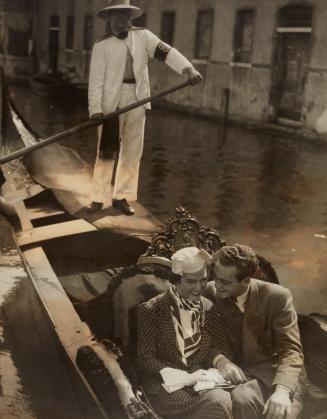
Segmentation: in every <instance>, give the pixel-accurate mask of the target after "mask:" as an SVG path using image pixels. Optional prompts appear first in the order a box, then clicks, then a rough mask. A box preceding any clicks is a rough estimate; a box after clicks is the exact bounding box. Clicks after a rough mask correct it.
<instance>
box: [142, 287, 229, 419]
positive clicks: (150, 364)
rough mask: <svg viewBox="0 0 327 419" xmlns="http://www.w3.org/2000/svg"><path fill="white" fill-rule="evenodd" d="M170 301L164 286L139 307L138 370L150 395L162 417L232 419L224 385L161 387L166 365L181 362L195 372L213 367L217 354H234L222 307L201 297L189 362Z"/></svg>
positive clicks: (171, 301)
mask: <svg viewBox="0 0 327 419" xmlns="http://www.w3.org/2000/svg"><path fill="white" fill-rule="evenodd" d="M172 304H173V298H172V295H171V293H170V292H169V291H166V292H165V293H164V294H161V295H159V296H157V297H155V298H152V299H151V300H149V301H148V302H146V303H143V304H141V305H140V306H139V307H138V313H137V331H138V339H137V358H138V367H139V376H140V377H141V379H142V382H143V385H144V389H145V391H146V393H147V396H148V398H149V399H150V401H151V403H152V405H153V407H154V409H155V410H156V411H157V413H158V414H159V415H161V416H162V417H169V418H178V419H179V418H185V419H186V418H187V419H200V418H201V419H206V418H215V419H232V403H231V397H230V393H229V392H228V391H226V390H223V389H217V388H215V389H211V390H207V391H203V392H200V393H197V392H194V390H193V389H192V387H184V388H182V389H181V390H178V391H175V392H173V393H168V392H167V391H166V390H165V389H164V388H163V387H162V379H161V375H160V370H161V369H162V368H165V367H171V368H177V369H180V370H184V371H187V372H190V373H191V372H194V371H197V370H199V369H207V368H210V367H212V361H213V359H214V358H215V357H216V356H217V355H218V354H223V355H226V356H229V355H230V352H229V349H228V347H227V345H226V343H225V338H224V331H223V327H222V323H221V318H220V315H219V312H218V311H217V310H216V308H215V307H214V306H213V305H212V303H211V302H210V301H209V300H207V299H206V298H204V297H201V305H202V308H203V313H202V315H203V322H201V323H202V324H201V326H200V330H201V341H200V345H199V348H198V349H197V350H196V351H195V352H193V353H192V354H191V355H190V356H188V357H187V363H186V364H185V359H184V361H183V356H182V353H181V351H180V348H179V345H178V343H177V337H176V329H175V327H174V321H173V316H172V308H171V307H172Z"/></svg>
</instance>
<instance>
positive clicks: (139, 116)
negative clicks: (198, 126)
mask: <svg viewBox="0 0 327 419" xmlns="http://www.w3.org/2000/svg"><path fill="white" fill-rule="evenodd" d="M142 13H143V11H142V10H141V9H140V8H138V7H135V6H131V5H130V4H129V1H123V0H118V1H117V0H112V1H109V5H108V6H107V7H105V8H104V9H101V10H100V11H99V13H98V16H99V17H101V18H103V19H105V20H107V21H108V23H109V25H108V27H109V32H108V33H107V34H106V35H105V36H104V37H103V38H102V39H101V40H100V41H98V42H96V44H95V45H94V47H93V51H92V57H91V67H90V78H89V113H90V117H91V118H99V117H102V116H103V115H105V114H108V113H110V112H113V111H115V110H116V109H117V108H122V107H125V106H127V105H130V104H131V103H134V102H136V101H137V100H140V99H144V98H145V97H148V96H150V87H149V76H148V67H147V61H148V57H154V58H156V59H158V60H160V61H163V62H164V63H165V64H167V65H168V66H169V67H170V68H172V69H173V70H174V71H176V72H177V73H178V74H181V75H183V76H185V77H186V78H187V79H188V80H190V82H191V84H194V85H195V84H198V83H200V82H201V80H202V77H201V75H200V73H199V72H198V71H196V69H195V68H194V67H193V65H192V64H191V63H190V62H189V61H188V60H187V59H186V58H185V57H184V56H183V55H182V54H180V53H179V52H178V51H177V50H176V49H175V48H172V47H171V46H169V45H167V44H165V43H163V42H162V41H161V40H160V39H159V38H158V37H157V36H156V35H154V34H153V33H152V32H150V31H149V30H147V29H143V28H135V27H132V25H131V21H132V19H135V18H136V17H138V16H141V14H142ZM146 109H150V105H149V104H146V105H144V106H141V107H139V108H136V109H134V110H132V111H129V112H128V113H126V114H123V115H120V116H119V121H118V118H117V119H116V120H114V119H113V120H109V121H106V122H105V123H104V124H103V125H102V126H101V128H100V129H99V143H98V150H97V158H96V163H95V167H94V174H93V191H92V204H91V206H90V207H89V209H90V210H91V211H98V210H101V208H102V206H103V203H104V202H105V201H106V200H108V199H112V205H113V207H115V208H118V209H119V210H120V211H121V212H122V213H123V214H126V215H133V214H134V209H133V208H132V207H131V206H130V205H129V201H136V200H137V186H138V177H139V165H140V160H141V157H142V150H143V139H144V125H145V111H146Z"/></svg>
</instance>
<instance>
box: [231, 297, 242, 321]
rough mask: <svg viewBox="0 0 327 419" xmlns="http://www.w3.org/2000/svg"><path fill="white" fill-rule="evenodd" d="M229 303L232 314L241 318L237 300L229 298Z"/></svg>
mask: <svg viewBox="0 0 327 419" xmlns="http://www.w3.org/2000/svg"><path fill="white" fill-rule="evenodd" d="M229 303H230V307H231V309H232V312H233V313H235V314H238V315H241V316H243V313H242V311H241V309H240V308H239V306H238V304H237V298H236V297H230V298H229Z"/></svg>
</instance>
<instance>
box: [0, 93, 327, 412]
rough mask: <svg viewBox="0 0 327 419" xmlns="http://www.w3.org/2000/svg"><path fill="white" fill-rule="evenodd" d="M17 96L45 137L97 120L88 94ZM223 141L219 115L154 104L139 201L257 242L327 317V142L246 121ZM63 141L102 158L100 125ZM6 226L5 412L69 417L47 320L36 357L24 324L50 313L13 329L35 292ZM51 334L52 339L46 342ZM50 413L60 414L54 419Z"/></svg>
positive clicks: (1, 405) (300, 298) (1, 402)
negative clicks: (41, 356)
mask: <svg viewBox="0 0 327 419" xmlns="http://www.w3.org/2000/svg"><path fill="white" fill-rule="evenodd" d="M11 92H12V96H13V99H14V100H15V102H16V104H17V106H18V108H19V110H20V111H21V113H22V114H23V115H24V116H25V118H26V119H27V120H28V121H29V123H30V124H31V125H32V126H33V127H34V129H35V130H36V131H38V132H39V133H40V135H41V136H42V137H46V136H49V135H52V134H55V133H57V132H60V131H62V130H64V129H66V128H69V127H71V126H74V125H77V124H79V123H80V122H82V121H84V120H85V119H86V118H87V112H86V111H87V104H86V100H85V98H82V97H81V98H65V99H64V100H56V101H52V102H49V100H48V99H47V98H42V97H39V96H36V95H34V94H33V93H31V92H30V90H29V89H28V88H27V87H26V86H11ZM223 137H224V136H223V133H222V127H221V126H220V125H219V124H218V123H216V122H213V121H211V120H208V119H205V118H197V117H194V116H190V115H187V114H182V113H176V112H171V111H166V110H159V109H154V110H152V111H151V112H150V113H149V114H148V118H147V125H146V138H145V145H144V154H143V159H142V163H141V172H140V186H139V201H140V202H141V203H142V204H143V205H145V206H146V207H147V208H148V209H149V210H150V211H151V212H152V213H153V214H154V215H155V216H157V217H158V218H159V219H160V220H161V221H165V220H166V219H167V218H168V217H169V216H170V215H171V214H172V213H173V211H174V209H175V207H177V206H179V205H184V206H186V207H187V208H188V210H189V211H190V212H191V213H192V214H194V215H195V216H196V217H197V218H198V219H199V220H200V222H201V223H202V224H203V225H208V226H211V227H214V228H216V229H217V230H218V231H219V232H220V234H221V236H222V237H223V238H224V239H225V240H226V241H227V242H228V243H243V244H248V245H250V246H252V247H253V248H254V249H255V250H256V252H257V253H259V254H261V255H263V256H265V257H266V258H268V259H269V260H270V261H271V262H272V264H273V266H274V267H275V269H276V271H277V274H278V276H279V278H280V281H281V283H282V284H283V285H285V286H287V287H289V288H290V289H291V291H292V292H293V295H294V301H295V305H296V308H297V310H298V311H299V312H301V313H306V314H308V313H312V312H320V313H324V314H327V281H326V272H327V259H326V253H327V182H325V177H326V161H327V147H324V146H321V145H317V144H312V143H309V142H306V141H303V140H301V139H297V138H283V137H279V136H278V135H276V134H267V133H262V132H260V131H254V130H253V131H250V130H246V129H244V128H239V127H229V129H228V131H227V135H226V136H225V138H223ZM63 144H65V145H69V146H71V147H73V148H74V149H76V150H77V151H78V152H79V153H80V155H81V157H82V158H83V159H85V160H86V161H87V162H88V163H89V164H90V165H92V164H93V163H94V158H95V151H96V135H95V130H88V131H85V132H84V133H82V134H80V135H78V136H74V137H72V138H70V139H66V140H64V141H63ZM49 165H51V161H49ZM0 232H1V235H0V247H1V256H0V269H1V272H0V273H1V282H0V294H1V301H0V306H1V323H0V332H1V333H0V338H1V339H2V340H1V347H0V351H1V353H0V355H1V358H2V360H5V361H4V362H2V364H1V367H0V375H2V377H3V378H4V377H9V378H5V379H3V380H2V386H0V411H2V412H5V414H6V416H3V415H0V416H1V417H8V418H11V417H17V418H18V417H19V418H20V417H24V418H25V417H26V418H29V417H33V418H34V417H38V418H42V419H43V418H46V419H48V418H50V419H51V418H52V417H53V418H60V417H61V416H60V411H61V412H62V411H64V410H60V408H61V407H63V406H64V399H65V397H64V394H63V393H64V389H65V387H64V386H62V384H61V383H60V374H59V372H58V371H57V370H56V368H55V370H54V368H53V367H51V366H49V365H50V364H51V363H53V365H58V360H57V359H55V356H56V355H55V349H54V347H53V345H52V344H49V342H50V340H51V337H49V336H48V335H47V333H48V331H47V326H46V325H42V326H39V327H40V328H41V329H40V330H42V333H40V335H38V339H36V341H35V345H33V347H31V348H27V349H28V350H26V353H25V348H24V344H23V340H22V338H21V333H23V329H24V328H25V330H26V332H27V333H28V331H29V330H31V328H32V327H33V324H40V319H38V318H33V313H29V316H28V318H26V323H25V324H23V325H22V327H21V329H20V330H19V331H15V332H13V324H17V323H18V322H17V318H15V316H16V317H17V316H19V314H22V313H25V312H26V310H25V311H24V310H23V307H24V304H26V301H27V297H29V298H30V295H29V292H30V291H29V290H28V289H26V288H25V287H26V281H24V279H25V278H26V274H25V272H24V270H23V268H22V265H21V262H20V259H19V256H18V254H17V252H16V251H15V248H14V243H13V241H12V239H11V232H10V229H9V227H8V224H7V223H6V221H5V220H4V219H3V218H1V219H0ZM13 307H14V308H15V309H17V310H18V311H17V310H16V311H17V312H16V313H15V310H13ZM25 309H26V307H25ZM17 313H18V314H17ZM11 319H14V320H15V323H12V320H11ZM44 334H45V336H48V338H47V339H44V338H42V339H41V338H40V336H41V335H44ZM37 347H38V348H40V347H41V348H43V349H44V351H43V353H45V352H49V353H50V354H51V355H49V356H50V358H49V359H48V360H47V361H45V363H44V365H42V366H40V367H38V368H37V371H31V368H32V366H30V367H28V366H26V362H24V360H26V359H37V358H35V356H34V358H33V353H34V354H35V350H36V349H35V348H37ZM17 348H19V349H20V350H17ZM26 357H27V358H26ZM31 357H32V358H31ZM36 364H37V362H36ZM31 365H32V363H31ZM34 365H35V364H34ZM36 372H37V374H36ZM35 374H36V375H35ZM32 377H34V378H32ZM35 377H37V378H35ZM49 377H53V380H50V379H49ZM47 378H48V379H47ZM40 383H47V386H48V387H47V388H46V386H43V387H42V386H40ZM53 392H54V393H53ZM51 393H53V394H55V395H56V396H55V397H53V398H52V401H51V398H49V397H48V396H47V394H51ZM40 394H41V395H42V397H41V396H40ZM55 400H56V401H58V400H62V401H63V402H62V403H63V404H62V406H61V407H60V406H56V404H55V403H54V401H55ZM56 403H57V402H56ZM67 406H69V402H68V401H67ZM70 408H71V409H73V406H71V407H68V410H69V409H70ZM46 411H47V412H52V413H51V414H50V416H49V414H48V415H47V414H45V413H44V412H46ZM66 417H73V415H72V414H70V416H66Z"/></svg>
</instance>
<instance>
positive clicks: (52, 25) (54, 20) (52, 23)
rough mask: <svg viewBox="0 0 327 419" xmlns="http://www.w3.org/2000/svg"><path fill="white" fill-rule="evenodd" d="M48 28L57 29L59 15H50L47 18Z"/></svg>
mask: <svg viewBox="0 0 327 419" xmlns="http://www.w3.org/2000/svg"><path fill="white" fill-rule="evenodd" d="M49 27H50V28H49V29H51V30H58V29H59V16H58V15H52V16H50V18H49Z"/></svg>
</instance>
